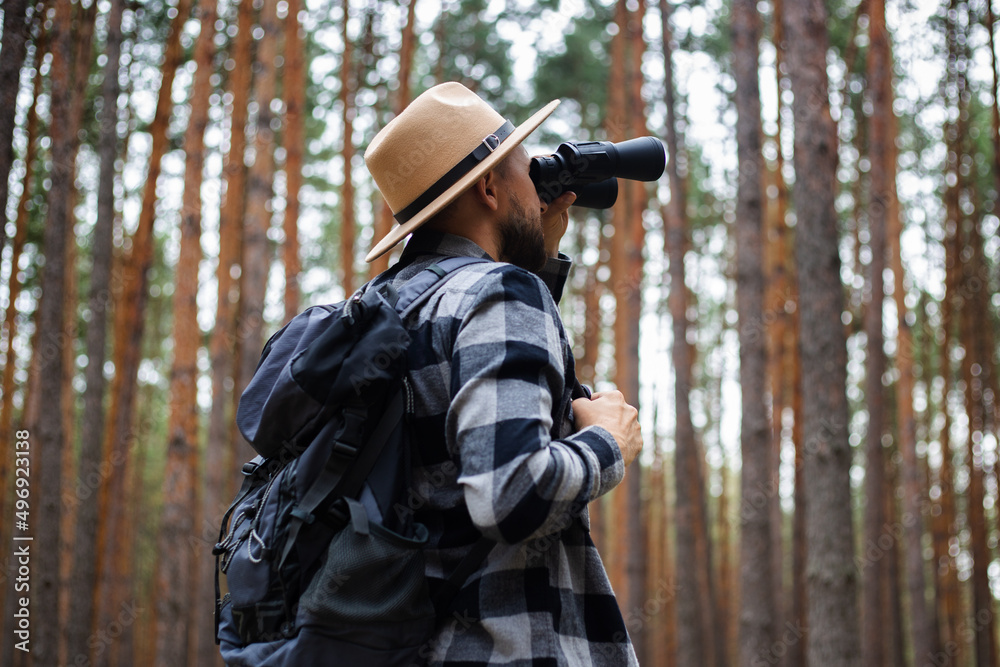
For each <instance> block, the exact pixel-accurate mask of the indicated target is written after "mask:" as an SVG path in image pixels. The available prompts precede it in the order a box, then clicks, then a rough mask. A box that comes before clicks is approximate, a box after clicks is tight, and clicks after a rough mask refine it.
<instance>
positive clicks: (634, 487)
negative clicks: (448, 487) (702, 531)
mask: <svg viewBox="0 0 1000 667" xmlns="http://www.w3.org/2000/svg"><path fill="white" fill-rule="evenodd" d="M620 4H623V5H624V7H625V9H626V15H625V17H626V25H625V26H623V27H624V28H626V30H625V33H624V34H625V35H626V37H627V39H628V44H627V46H628V60H627V62H626V63H625V67H626V79H625V80H626V88H625V96H626V98H625V99H626V100H627V102H626V105H625V108H626V109H627V110H628V115H627V117H626V118H625V120H626V122H627V123H628V125H627V126H626V127H627V128H629V129H628V130H626V131H629V132H630V133H631V134H632V136H634V137H638V136H645V135H646V134H648V133H649V131H648V129H647V128H646V105H645V102H644V101H643V98H642V83H643V75H642V59H643V54H644V53H645V50H646V49H645V41H644V40H643V34H642V22H643V19H644V18H645V16H646V2H645V0H637V3H636V4H637V6H636V8H635V9H634V10H633V9H630V8H629V4H628V3H620ZM621 184H622V185H623V186H625V187H624V190H625V195H626V206H625V211H624V215H623V222H625V224H624V225H623V226H622V227H620V228H619V230H620V231H623V232H625V234H624V239H623V241H624V251H625V254H624V269H625V274H624V275H623V276H622V277H623V278H624V279H625V282H624V283H622V284H619V285H616V289H615V294H616V296H617V297H618V298H617V303H616V305H615V312H616V313H624V315H625V317H624V318H623V317H621V315H616V317H615V351H616V353H617V356H618V359H619V360H620V362H621V363H616V364H615V369H616V373H615V374H616V376H617V377H616V378H615V384H616V385H617V386H618V389H619V390H620V391H621V392H622V393H623V394H624V395H625V400H626V401H628V403H629V404H630V405H634V406H636V407H641V406H640V401H639V392H640V388H639V387H640V385H639V369H640V364H639V323H640V322H641V320H642V287H643V270H644V267H643V257H642V249H643V247H644V246H645V244H646V236H645V227H643V223H642V217H643V213H644V212H645V211H646V207H647V205H648V203H649V202H648V195H647V193H646V186H645V185H644V184H643V183H641V182H639V181H627V180H626V181H621ZM615 236H616V237H617V236H618V235H617V234H615ZM631 468H632V469H631V470H630V471H629V472H628V474H627V476H626V480H625V485H626V489H625V491H626V493H627V496H626V507H627V510H626V517H627V519H626V525H625V537H626V540H627V544H628V545H629V546H628V549H627V551H626V559H625V574H626V581H627V587H628V599H629V607H628V609H629V610H630V611H631V610H636V609H637V610H641V611H642V613H645V611H644V609H643V607H644V602H645V599H646V554H645V551H646V549H645V544H646V539H645V537H644V527H645V526H644V522H643V521H642V472H643V469H642V466H641V465H639V464H638V463H635V464H634V465H632V466H631ZM648 636H649V631H648V625H647V624H643V626H642V628H641V629H640V630H638V631H636V632H635V633H633V637H632V640H633V643H634V644H635V650H636V654H637V656H638V657H639V659H640V661H642V660H644V659H645V658H646V655H647V651H646V644H647V638H648Z"/></svg>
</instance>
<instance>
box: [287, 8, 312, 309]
mask: <svg viewBox="0 0 1000 667" xmlns="http://www.w3.org/2000/svg"><path fill="white" fill-rule="evenodd" d="M301 7H302V2H301V0H289V2H288V18H286V19H285V76H284V80H285V151H286V152H285V155H286V156H287V157H286V158H285V174H286V178H287V194H286V203H285V220H284V227H285V245H284V255H283V256H284V265H285V321H286V322H288V321H289V320H291V319H292V318H293V317H295V315H296V314H297V313H298V312H299V302H300V300H301V292H302V290H301V287H300V285H299V272H300V271H301V270H302V261H301V259H300V258H299V224H298V221H299V191H300V190H301V189H302V159H303V152H304V151H305V124H306V118H305V114H306V85H307V79H308V72H307V71H306V64H305V44H304V43H303V41H302V38H301V36H300V35H299V33H300V32H301V30H302V26H301V24H300V23H299V12H300V11H301Z"/></svg>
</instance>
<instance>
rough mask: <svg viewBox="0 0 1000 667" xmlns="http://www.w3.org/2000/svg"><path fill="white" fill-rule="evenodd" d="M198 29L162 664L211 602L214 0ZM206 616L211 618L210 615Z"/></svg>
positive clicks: (176, 303) (161, 614) (160, 611)
mask: <svg viewBox="0 0 1000 667" xmlns="http://www.w3.org/2000/svg"><path fill="white" fill-rule="evenodd" d="M196 13H197V14H198V15H200V16H199V19H200V22H201V31H200V33H199V35H198V39H197V40H196V42H195V46H194V62H195V65H196V66H197V69H196V71H195V75H194V82H193V84H192V87H191V100H190V106H191V116H190V118H189V120H188V127H187V131H186V133H185V135H184V155H185V161H184V195H183V199H182V208H181V217H180V228H181V241H180V255H179V257H178V260H177V265H176V267H175V269H174V275H175V276H176V277H175V280H174V283H175V287H174V295H173V317H174V323H173V341H174V359H173V366H172V368H171V373H170V403H169V411H170V414H169V419H168V424H167V458H166V466H165V469H164V480H163V510H162V511H163V515H162V519H161V522H160V529H159V531H158V534H157V545H158V547H157V549H158V552H159V553H160V554H161V556H162V557H161V558H160V560H159V567H158V569H157V572H156V582H155V590H156V605H157V620H158V622H159V629H158V631H157V640H158V641H157V648H156V660H157V664H160V665H180V664H185V663H186V664H197V662H198V658H197V656H198V647H199V634H200V633H207V632H208V630H209V628H211V627H212V626H211V625H206V626H205V627H199V625H200V623H199V622H197V621H199V620H204V616H203V614H201V613H200V610H203V609H212V608H214V602H215V600H214V595H212V593H211V586H209V581H208V580H205V581H200V579H201V576H200V575H201V573H202V572H203V568H202V567H201V563H202V562H209V561H210V558H209V553H208V549H207V546H206V545H205V543H204V542H202V541H198V540H192V539H190V538H192V537H194V536H195V535H196V534H197V533H196V530H197V527H198V526H199V525H200V521H199V520H198V519H199V516H200V514H201V509H200V508H199V504H200V502H201V493H200V485H199V484H198V483H197V482H198V479H197V470H198V465H197V463H198V390H197V383H198V348H199V347H200V346H201V343H200V341H201V330H200V328H199V327H198V268H199V266H200V264H201V259H202V252H201V218H202V213H201V186H202V173H203V170H204V165H205V128H206V127H207V125H208V112H209V99H210V94H211V90H212V86H211V75H212V73H213V71H214V68H213V66H212V65H213V62H212V61H213V58H214V56H215V46H214V43H213V42H214V39H215V20H216V8H215V4H214V0H202V2H201V4H200V5H199V6H198V8H197V9H196ZM208 620H209V621H210V620H211V619H208Z"/></svg>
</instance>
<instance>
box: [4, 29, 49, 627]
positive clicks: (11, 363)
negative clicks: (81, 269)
mask: <svg viewBox="0 0 1000 667" xmlns="http://www.w3.org/2000/svg"><path fill="white" fill-rule="evenodd" d="M45 42H46V40H45V35H44V34H43V35H42V36H41V37H40V38H39V40H38V42H37V44H36V46H35V55H34V66H35V67H36V68H37V67H38V63H40V62H41V61H42V58H43V56H44V52H45V50H46V44H45ZM42 79H43V77H41V76H36V77H35V80H34V84H33V92H32V98H31V99H32V105H31V109H30V110H29V111H28V119H27V122H26V127H25V134H26V135H27V149H26V150H25V155H24V179H23V181H24V189H23V190H22V192H21V197H20V200H19V201H18V205H17V215H16V217H15V221H14V230H15V231H14V239H13V243H12V244H11V259H10V266H11V271H10V278H9V279H8V283H7V289H8V293H7V310H6V312H5V314H4V323H3V325H4V333H3V335H2V336H0V338H6V340H7V349H6V350H4V362H3V380H2V384H0V387H2V390H0V391H2V393H3V399H2V401H3V403H2V406H0V452H8V451H14V446H13V445H12V444H11V442H12V440H13V439H14V430H15V429H14V370H15V369H16V367H17V350H15V349H14V339H15V338H16V337H17V324H18V313H17V307H16V306H17V299H18V297H19V296H20V294H21V289H22V288H23V287H24V285H23V284H22V282H21V280H19V279H18V270H17V267H18V265H19V263H20V261H21V253H22V252H23V251H24V244H25V242H27V240H28V201H29V198H30V196H31V184H32V181H33V180H34V174H35V156H36V154H37V152H38V97H39V95H40V94H41V90H42ZM22 423H23V419H22ZM12 464H13V460H12V458H11V457H3V459H2V460H0V516H8V514H7V504H6V503H7V501H8V499H9V498H10V497H11V491H12V489H13V486H12V484H13V482H12V481H11V476H10V467H11V465H12ZM9 533H10V522H4V523H2V524H0V544H4V545H8V544H9V543H10V542H9V537H10V535H9ZM2 605H3V600H2V598H0V607H2ZM8 636H9V635H8Z"/></svg>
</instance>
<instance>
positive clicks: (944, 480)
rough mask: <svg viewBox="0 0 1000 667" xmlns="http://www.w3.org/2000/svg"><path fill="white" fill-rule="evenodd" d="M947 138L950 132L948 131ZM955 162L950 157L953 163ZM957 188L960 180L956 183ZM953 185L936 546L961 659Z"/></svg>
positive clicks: (947, 635) (948, 642)
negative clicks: (952, 405) (952, 401)
mask: <svg viewBox="0 0 1000 667" xmlns="http://www.w3.org/2000/svg"><path fill="white" fill-rule="evenodd" d="M945 134H946V136H947V135H948V134H949V130H946V131H945ZM950 161H951V159H950V158H949V162H950ZM956 163H957V160H956ZM955 183H956V185H957V180H956V182H955ZM956 185H951V186H949V187H948V188H947V189H946V190H945V211H946V213H945V216H946V219H945V222H946V225H945V228H946V230H947V229H949V228H951V231H946V232H945V239H944V256H945V296H944V299H942V301H941V322H942V323H943V332H942V341H941V353H940V355H939V356H940V359H941V368H940V377H941V380H942V384H943V387H942V390H941V413H942V425H941V432H940V435H939V436H938V440H939V443H940V446H941V468H940V469H939V470H938V484H939V486H940V489H941V495H940V498H941V501H940V503H941V512H940V513H939V514H938V516H937V517H936V518H935V521H934V544H935V545H937V548H936V549H935V554H936V556H937V561H936V563H935V568H934V569H935V571H936V572H937V574H938V578H939V581H940V588H941V590H942V591H943V595H942V597H941V599H940V600H939V609H940V615H941V617H942V619H943V621H944V625H943V627H942V639H943V641H944V644H945V646H944V648H945V651H946V653H947V654H948V655H950V656H953V657H956V659H957V657H958V656H959V655H961V653H963V652H964V651H965V649H966V646H965V644H966V639H965V638H964V637H959V619H960V617H961V610H960V602H959V584H958V567H957V563H956V561H955V558H954V556H953V555H952V554H951V552H950V542H951V538H952V537H953V536H955V537H956V539H957V535H958V532H957V530H958V525H957V519H956V513H957V512H956V508H955V472H954V463H953V459H954V454H953V452H952V448H951V411H950V410H949V408H948V397H949V393H950V390H951V386H952V381H953V380H952V367H951V356H950V355H951V348H952V338H953V336H952V330H953V328H954V327H953V326H952V325H953V324H954V319H955V313H954V310H955V309H954V300H955V292H956V290H957V288H958V286H957V284H956V282H957V281H956V278H955V276H956V274H957V271H958V268H957V267H958V252H957V237H956V234H955V228H954V226H953V224H952V223H953V221H954V222H955V223H956V224H957V220H958V215H959V213H958V188H957V187H956Z"/></svg>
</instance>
